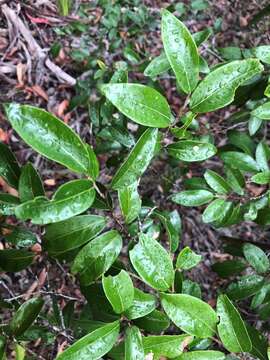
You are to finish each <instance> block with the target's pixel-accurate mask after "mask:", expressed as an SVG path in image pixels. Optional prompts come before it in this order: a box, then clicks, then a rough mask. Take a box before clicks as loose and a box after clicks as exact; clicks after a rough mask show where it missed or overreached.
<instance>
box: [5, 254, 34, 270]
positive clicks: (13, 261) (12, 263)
mask: <svg viewBox="0 0 270 360" xmlns="http://www.w3.org/2000/svg"><path fill="white" fill-rule="evenodd" d="M34 256H35V254H34V253H32V252H31V251H27V250H22V249H20V250H17V249H5V250H0V267H1V269H2V270H4V271H10V272H17V271H21V270H23V269H25V268H26V267H27V266H29V265H30V264H31V263H32V262H33V260H34Z"/></svg>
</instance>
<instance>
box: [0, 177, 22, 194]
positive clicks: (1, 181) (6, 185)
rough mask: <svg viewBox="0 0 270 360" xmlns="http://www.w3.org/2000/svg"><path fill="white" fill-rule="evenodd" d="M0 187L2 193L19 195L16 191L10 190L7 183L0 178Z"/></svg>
mask: <svg viewBox="0 0 270 360" xmlns="http://www.w3.org/2000/svg"><path fill="white" fill-rule="evenodd" d="M0 187H2V189H3V191H4V192H6V193H8V194H10V195H13V196H18V195H19V193H18V191H17V190H16V189H14V188H12V187H11V186H9V185H8V183H6V182H5V180H4V179H3V178H2V177H1V176H0Z"/></svg>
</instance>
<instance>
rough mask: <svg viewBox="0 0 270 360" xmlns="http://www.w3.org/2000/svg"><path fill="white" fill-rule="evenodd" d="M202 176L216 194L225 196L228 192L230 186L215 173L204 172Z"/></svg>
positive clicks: (210, 171)
mask: <svg viewBox="0 0 270 360" xmlns="http://www.w3.org/2000/svg"><path fill="white" fill-rule="evenodd" d="M203 176H204V179H205V181H206V182H207V184H208V185H209V186H210V188H212V189H213V190H214V191H215V192H217V193H218V194H227V193H228V192H230V190H231V188H230V185H229V184H228V183H227V182H226V180H224V179H223V177H222V176H220V175H219V174H217V173H216V172H215V171H212V170H206V172H205V173H204V175H203Z"/></svg>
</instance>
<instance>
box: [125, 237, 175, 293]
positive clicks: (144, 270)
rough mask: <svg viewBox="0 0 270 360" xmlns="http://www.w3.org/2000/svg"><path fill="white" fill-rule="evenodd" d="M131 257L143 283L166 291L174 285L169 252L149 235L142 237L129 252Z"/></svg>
mask: <svg viewBox="0 0 270 360" xmlns="http://www.w3.org/2000/svg"><path fill="white" fill-rule="evenodd" d="M129 257H130V260H131V263H132V265H133V267H134V268H135V270H136V271H137V273H138V274H139V275H140V277H141V278H142V279H143V281H144V282H145V283H147V284H148V285H150V286H152V287H153V288H154V289H156V290H161V291H166V290H167V289H169V287H170V286H171V285H172V283H173V279H174V271H173V265H172V260H171V258H170V256H169V254H168V253H167V251H166V250H165V249H164V248H163V247H162V246H161V245H160V244H159V243H158V242H157V241H156V240H154V239H152V238H151V237H150V236H149V235H145V234H141V235H140V238H139V243H138V244H137V245H135V246H134V248H133V249H132V250H131V251H130V252H129Z"/></svg>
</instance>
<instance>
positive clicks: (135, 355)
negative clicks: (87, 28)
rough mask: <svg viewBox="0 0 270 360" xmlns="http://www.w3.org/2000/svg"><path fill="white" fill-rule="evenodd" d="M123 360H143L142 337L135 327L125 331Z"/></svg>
mask: <svg viewBox="0 0 270 360" xmlns="http://www.w3.org/2000/svg"><path fill="white" fill-rule="evenodd" d="M125 360H144V349H143V343H142V336H141V333H140V330H139V329H138V328H137V327H136V326H132V327H131V328H128V329H127V330H126V340H125Z"/></svg>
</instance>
